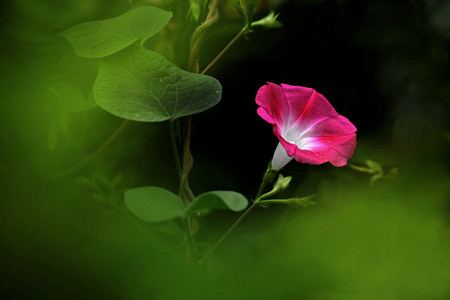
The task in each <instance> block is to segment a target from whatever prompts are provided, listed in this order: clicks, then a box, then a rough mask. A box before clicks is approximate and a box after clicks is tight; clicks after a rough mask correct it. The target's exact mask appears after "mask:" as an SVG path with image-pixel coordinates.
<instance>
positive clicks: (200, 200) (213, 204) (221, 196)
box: [184, 191, 248, 216]
mask: <svg viewBox="0 0 450 300" xmlns="http://www.w3.org/2000/svg"><path fill="white" fill-rule="evenodd" d="M247 205H248V200H247V199H246V198H245V197H244V196H243V195H241V194H239V193H237V192H232V191H213V192H207V193H203V194H201V195H199V196H197V197H196V198H195V199H194V201H193V202H192V203H191V204H190V205H189V206H188V207H187V208H186V210H185V211H184V215H185V216H188V215H190V214H192V213H194V212H196V211H203V210H217V209H227V210H232V211H235V212H238V211H242V210H244V209H245V208H246V207H247Z"/></svg>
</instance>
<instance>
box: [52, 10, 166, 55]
mask: <svg viewBox="0 0 450 300" xmlns="http://www.w3.org/2000/svg"><path fill="white" fill-rule="evenodd" d="M171 18H172V13H171V12H168V11H165V10H162V9H159V8H156V7H153V6H141V7H138V8H135V9H132V10H130V11H128V12H126V13H124V14H123V15H120V16H118V17H115V18H110V19H105V20H100V21H91V22H86V23H81V24H78V25H75V26H73V27H71V28H69V29H66V30H64V31H63V32H61V33H60V34H59V35H61V36H62V37H64V38H65V39H66V40H67V41H68V42H69V43H70V44H71V45H72V47H73V48H74V50H75V53H76V54H77V55H79V56H82V57H88V58H99V57H105V56H109V55H111V54H113V53H116V52H118V51H120V50H122V49H125V48H126V47H128V46H130V45H131V44H133V43H134V42H136V41H137V40H140V41H141V45H142V44H143V43H144V42H145V41H146V40H147V39H149V38H150V37H152V36H153V35H155V34H156V33H158V32H159V31H160V30H161V29H163V28H164V27H165V26H166V25H167V23H168V22H169V20H170V19H171Z"/></svg>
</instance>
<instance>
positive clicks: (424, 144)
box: [0, 0, 450, 300]
mask: <svg viewBox="0 0 450 300" xmlns="http://www.w3.org/2000/svg"><path fill="white" fill-rule="evenodd" d="M194 2H195V3H200V4H201V3H203V2H202V1H187V0H186V1H168V0H165V1H163V0H158V1H153V0H145V1H144V0H142V1H128V0H114V1H111V0H108V1H106V0H66V1H57V0H37V1H19V0H9V1H2V3H1V4H0V24H1V28H0V35H1V36H0V37H1V39H0V52H1V56H0V65H1V67H2V72H1V73H0V95H1V98H0V99H1V102H0V128H1V129H0V149H1V151H0V154H1V156H0V179H1V193H2V194H1V200H0V237H1V238H0V255H1V260H0V297H1V298H4V299H40V298H42V299H61V298H64V299H85V298H87V299H90V298H94V299H211V298H213V299H312V300H319V299H321V300H330V299H333V300H334V299H350V300H352V299H389V300H390V299H396V300H397V299H439V300H440V299H442V300H444V299H448V298H449V297H450V255H449V253H450V251H449V250H450V242H449V235H450V227H449V226H450V224H449V213H450V211H449V207H450V205H449V204H450V203H449V195H450V193H449V192H450V184H449V182H450V176H449V175H450V174H449V156H448V154H449V139H448V135H449V132H450V128H449V119H448V111H449V109H448V108H449V107H448V105H449V100H448V99H449V95H450V73H449V72H448V70H450V68H449V67H450V62H449V57H448V53H450V46H449V38H450V35H449V32H450V26H449V22H448V20H449V19H450V15H449V13H448V12H449V9H450V5H449V4H448V3H446V2H445V1H444V2H440V1H431V0H429V1H427V0H423V1H359V2H353V1H320V0H319V1H309V0H308V1H300V0H299V1H296V0H291V1H288V0H285V1H260V3H259V5H258V7H257V9H256V12H255V18H260V17H264V16H265V15H267V13H268V12H269V11H270V10H271V9H274V10H275V11H276V13H280V15H279V20H280V21H281V23H283V25H284V26H283V27H282V28H280V29H276V30H270V31H263V30H255V32H253V33H251V34H250V35H249V36H248V38H247V39H242V40H241V41H239V43H237V44H236V45H235V47H234V48H233V49H231V50H230V52H229V53H228V54H227V55H225V56H224V57H223V58H222V60H221V61H220V62H219V63H218V64H217V65H216V66H215V67H214V68H213V69H212V70H211V74H212V75H213V76H215V77H216V78H217V79H219V81H220V82H221V84H222V86H223V100H222V102H221V104H219V105H218V106H217V107H216V108H214V109H212V110H211V111H210V112H209V111H208V112H207V113H205V114H202V115H199V116H196V117H195V118H194V120H193V131H192V135H193V137H192V138H193V141H192V154H193V156H194V169H193V171H192V176H191V183H192V184H191V186H192V189H193V191H194V193H196V194H197V195H199V194H201V193H203V192H207V191H210V190H237V191H239V192H241V193H243V194H244V195H245V196H247V197H248V198H251V197H253V196H254V194H255V192H256V190H257V187H258V185H259V180H260V179H261V176H262V174H263V173H264V168H265V166H266V165H267V163H268V160H269V159H270V157H271V155H272V152H273V150H274V149H275V145H276V141H275V138H274V137H273V135H272V132H271V128H270V126H266V125H267V124H264V123H263V122H261V121H260V120H259V119H258V117H257V116H256V112H255V109H256V105H255V104H254V96H255V93H256V91H257V89H258V88H259V86H261V85H262V84H264V83H265V82H266V81H274V82H285V83H291V84H297V85H307V86H313V87H315V88H317V89H318V90H320V91H321V92H323V93H324V94H325V95H326V96H327V98H329V100H330V101H331V102H332V103H333V105H334V106H335V107H336V109H337V110H338V111H339V112H340V113H342V114H343V115H345V116H347V117H348V118H349V119H350V120H352V121H353V122H354V123H355V125H356V126H357V127H358V146H357V150H356V153H355V155H354V157H353V158H352V160H351V161H350V162H351V163H352V164H353V165H355V166H358V167H359V168H364V171H362V172H361V169H360V170H354V169H352V168H350V167H344V168H333V167H331V166H329V165H321V166H307V165H301V164H298V163H295V162H291V163H290V164H289V165H288V167H287V168H286V169H285V170H284V171H283V174H284V175H286V176H292V177H293V179H292V181H291V183H290V187H289V188H288V189H287V190H286V191H284V192H283V193H282V195H281V196H286V197H287V198H288V197H292V196H296V197H305V196H308V195H311V194H316V197H315V198H314V202H315V203H316V205H314V206H309V207H307V208H295V209H294V208H292V207H285V206H269V207H268V208H259V209H257V210H255V211H254V212H252V214H251V215H250V216H249V217H248V219H247V220H245V221H244V222H243V223H242V224H240V226H239V227H238V228H236V230H235V232H233V233H232V234H231V235H230V236H229V238H228V239H227V240H226V242H224V243H223V244H222V245H221V246H220V247H219V248H218V249H217V251H216V253H215V255H214V257H211V259H210V260H209V261H208V262H205V263H204V264H202V265H195V264H193V263H191V262H186V261H185V259H184V253H183V247H182V245H180V237H181V236H182V235H183V233H182V232H180V231H179V228H178V226H177V224H174V223H168V224H167V226H163V225H161V224H160V225H152V224H147V223H143V222H141V221H139V220H138V219H136V218H135V217H134V216H133V215H131V214H130V213H129V212H127V210H126V209H125V207H124V203H123V192H124V191H125V190H128V189H130V188H134V187H139V186H148V185H153V186H159V187H163V188H165V189H168V190H171V191H173V192H175V193H176V191H177V188H178V179H177V172H176V166H175V163H174V162H173V159H172V157H171V155H169V153H171V146H170V140H169V137H168V136H169V128H168V125H167V124H165V123H155V124H145V123H137V122H135V123H130V124H129V125H128V126H127V127H126V128H124V129H123V130H122V131H121V132H120V134H119V135H118V136H117V138H116V139H115V140H114V141H112V142H111V143H110V144H108V147H106V148H105V149H103V150H102V151H101V153H100V154H98V155H97V156H95V157H94V159H92V160H90V161H89V162H88V163H86V164H82V165H81V166H80V167H79V168H76V169H75V170H74V171H72V172H70V173H69V174H64V173H63V172H64V171H65V170H67V169H70V168H72V167H73V166H76V165H77V164H79V163H80V162H83V161H84V160H85V159H86V158H87V157H89V156H90V155H91V154H92V153H94V152H95V151H96V150H97V149H98V148H99V147H100V146H101V145H102V144H103V143H104V141H105V140H107V139H108V137H110V136H111V134H113V133H114V131H115V130H116V129H117V128H118V127H119V126H120V124H121V123H122V120H120V119H118V118H116V117H114V116H111V115H109V114H108V113H106V112H104V111H102V110H101V109H99V108H97V107H95V106H94V105H92V104H93V101H92V84H93V82H94V80H95V77H96V74H97V71H98V67H99V64H100V61H97V60H89V59H83V58H79V57H77V56H76V55H75V53H74V52H73V50H72V48H71V47H70V45H68V43H67V42H66V41H65V40H63V39H61V38H58V37H57V36H56V35H57V34H58V33H59V32H61V31H62V30H64V29H67V28H69V27H71V26H73V25H75V24H78V23H81V22H85V21H91V20H99V19H105V18H110V17H114V16H117V15H119V14H121V13H123V12H124V11H126V10H128V9H129V8H131V7H133V6H137V5H156V6H158V7H160V8H163V9H167V10H169V11H172V12H173V14H174V17H173V18H174V19H173V21H172V22H171V23H169V25H168V26H167V27H166V28H164V29H163V30H162V31H161V32H160V33H159V34H158V35H157V36H156V37H154V38H151V39H149V40H148V41H147V42H146V43H145V45H146V47H148V48H149V49H153V50H155V51H157V52H159V53H160V54H162V55H164V56H165V57H166V58H167V59H169V60H170V61H172V62H173V63H175V64H176V65H177V66H179V67H180V68H185V67H186V66H187V60H188V57H187V54H188V49H189V38H190V35H191V34H192V32H193V30H195V28H196V26H198V24H197V23H196V17H195V16H197V15H199V17H201V15H202V11H201V10H200V11H193V9H192V3H194ZM221 5H222V4H221ZM220 9H221V14H220V19H219V21H218V22H217V24H215V25H214V26H213V27H211V28H210V30H209V31H208V32H207V35H206V36H205V40H204V43H203V48H202V52H201V55H200V64H201V65H203V66H205V65H206V64H207V63H208V62H209V61H210V60H211V59H212V58H213V57H214V56H215V55H216V54H217V53H218V52H219V51H220V50H221V49H222V48H223V47H224V46H225V45H226V43H228V41H229V40H230V39H231V38H232V37H233V36H234V35H235V34H236V33H237V32H238V31H239V30H240V28H241V27H242V19H241V18H240V16H239V14H238V13H236V12H235V11H234V10H233V9H232V8H231V7H230V6H229V5H227V4H223V5H222V6H220ZM230 116H232V117H230ZM369 161H370V162H369ZM394 169H396V170H398V174H397V175H396V176H391V177H390V178H388V179H386V178H383V176H384V177H386V175H388V174H389V173H390V171H391V170H394ZM61 173H63V175H64V176H62V175H61ZM377 174H382V177H380V178H379V179H378V178H377V179H376V180H374V179H372V180H371V178H373V176H374V175H377ZM370 182H372V184H370ZM237 217H238V214H236V213H233V212H229V211H218V212H214V213H211V214H209V215H207V216H205V217H202V218H200V219H199V226H200V227H199V231H198V234H197V236H196V238H197V241H198V243H199V245H200V246H201V247H204V248H206V247H207V245H211V241H216V240H217V239H218V238H219V237H220V236H221V234H222V233H223V232H224V231H225V230H226V229H227V228H228V227H229V226H230V225H231V224H232V222H233V221H234V220H236V218H237Z"/></svg>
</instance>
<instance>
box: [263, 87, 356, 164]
mask: <svg viewBox="0 0 450 300" xmlns="http://www.w3.org/2000/svg"><path fill="white" fill-rule="evenodd" d="M256 103H257V104H258V105H260V106H261V107H259V108H258V114H259V115H260V116H261V117H262V118H263V119H264V120H266V121H267V122H269V123H271V124H273V133H274V134H275V136H277V137H278V139H279V141H280V144H279V145H278V147H277V150H276V151H275V154H277V153H278V154H280V153H281V151H280V149H279V148H280V145H281V146H282V147H283V148H284V149H285V150H286V154H287V155H288V156H290V157H294V158H295V160H297V161H299V162H302V163H309V164H322V163H324V162H327V161H329V162H330V163H331V164H332V165H333V166H336V167H339V166H343V165H346V164H347V160H348V159H349V158H350V157H351V156H352V155H353V152H354V150H355V147H356V134H355V132H356V127H355V126H354V125H353V124H352V123H351V122H350V121H349V120H348V119H347V118H345V117H343V116H341V115H339V114H338V113H337V112H336V110H335V109H334V108H333V106H331V104H330V103H329V102H328V100H327V99H326V98H325V97H324V96H323V95H322V94H320V93H317V92H316V91H314V90H313V89H311V88H306V87H300V86H292V85H287V84H281V86H278V85H276V84H273V83H268V84H267V85H265V86H263V87H261V88H260V90H259V91H258V94H257V96H256ZM276 157H278V156H277V155H275V156H274V160H275V158H276ZM280 157H281V156H280ZM285 161H286V162H285ZM280 162H282V163H284V164H286V163H287V162H289V161H288V160H284V159H280Z"/></svg>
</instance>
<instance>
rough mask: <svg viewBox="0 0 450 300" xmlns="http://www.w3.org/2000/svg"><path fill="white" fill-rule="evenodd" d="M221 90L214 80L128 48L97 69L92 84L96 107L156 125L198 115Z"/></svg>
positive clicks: (212, 103)
mask: <svg viewBox="0 0 450 300" xmlns="http://www.w3.org/2000/svg"><path fill="white" fill-rule="evenodd" d="M221 96H222V87H221V85H220V83H219V81H217V80H216V79H214V78H213V77H210V76H206V75H200V74H195V73H190V72H186V71H184V70H182V69H180V68H178V67H176V66H174V65H173V64H171V63H170V62H169V61H168V60H167V59H165V58H164V57H163V56H161V55H159V54H157V53H155V52H152V51H149V50H145V49H140V48H130V49H127V50H125V51H122V52H120V53H118V54H117V55H114V56H111V57H109V58H108V59H106V61H105V62H104V63H103V64H102V66H101V67H100V71H99V74H98V76H97V80H96V81H95V84H94V98H95V101H96V102H97V104H98V105H99V106H100V107H102V108H103V109H105V110H106V111H108V112H110V113H112V114H113V115H116V116H118V117H121V118H124V119H128V120H134V121H142V122H159V121H164V120H169V119H174V118H178V117H182V116H187V115H191V114H195V113H198V112H202V111H204V110H206V109H208V108H210V107H212V106H214V105H216V104H217V103H218V102H219V101H220V98H221Z"/></svg>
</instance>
